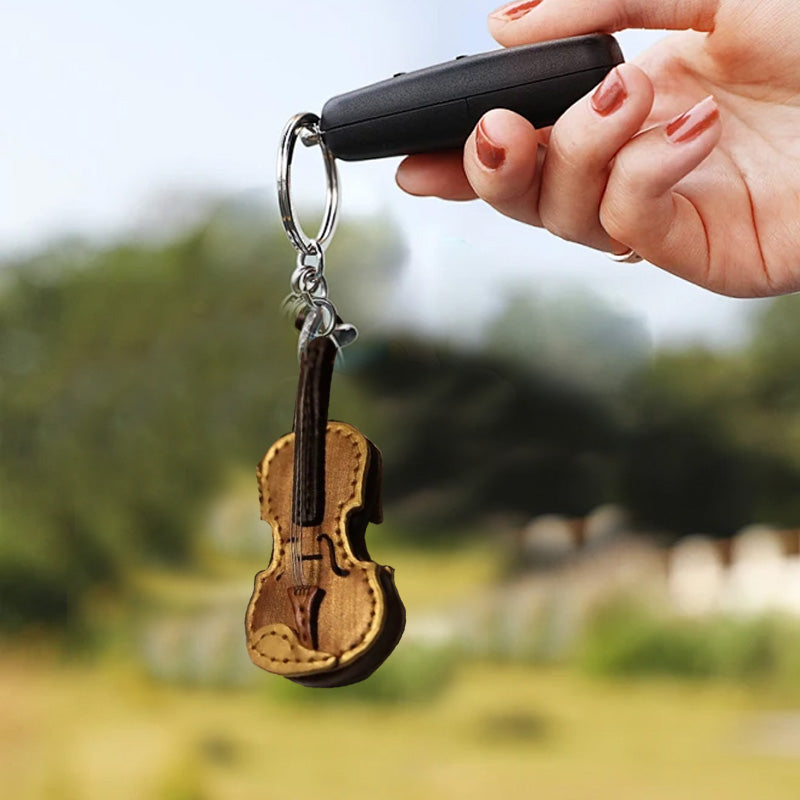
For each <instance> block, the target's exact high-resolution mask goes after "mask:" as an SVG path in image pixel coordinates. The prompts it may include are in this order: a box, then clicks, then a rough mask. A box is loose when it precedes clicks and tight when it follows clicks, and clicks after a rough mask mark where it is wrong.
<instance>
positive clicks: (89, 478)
mask: <svg viewBox="0 0 800 800" xmlns="http://www.w3.org/2000/svg"><path fill="white" fill-rule="evenodd" d="M371 225H372V229H371V228H370V225H362V226H360V229H361V230H362V231H363V233H364V236H363V238H362V237H359V236H358V235H357V233H355V232H348V231H347V229H346V228H344V229H343V230H344V235H343V236H342V239H343V243H342V244H340V245H339V247H340V249H339V256H338V258H341V259H342V260H343V261H344V262H350V263H352V264H353V265H357V264H361V270H363V271H366V270H367V269H369V270H370V271H371V272H372V273H373V274H375V275H376V276H377V275H382V276H383V280H384V282H388V280H389V279H390V277H391V275H393V274H394V273H395V272H396V270H397V265H398V263H399V259H400V257H401V256H402V247H401V245H400V243H399V239H398V237H397V235H396V234H395V233H394V231H393V230H392V229H391V228H390V227H389V226H387V225H386V224H384V223H381V222H377V223H375V222H373V223H371ZM263 228H264V226H263V225H262V224H261V223H260V221H259V224H256V223H255V222H254V220H253V215H252V212H251V213H249V214H248V213H245V211H244V210H243V209H241V208H234V209H230V208H226V207H222V208H220V210H219V212H218V213H217V214H216V215H214V217H213V218H212V219H211V220H210V221H209V222H208V223H207V224H204V225H202V226H200V227H198V228H196V229H194V230H192V231H190V232H189V233H187V234H184V235H182V236H180V237H179V238H177V239H175V240H174V241H171V242H168V243H166V244H160V245H158V244H157V245H153V244H146V243H135V242H134V243H125V244H121V245H118V246H114V247H111V248H109V249H106V250H103V249H94V248H90V247H80V246H76V245H74V244H71V245H70V246H69V247H68V248H55V249H52V250H50V251H47V252H45V253H42V254H40V255H37V256H35V257H33V258H31V259H27V260H23V261H20V262H19V263H17V264H13V265H7V266H6V267H5V270H4V274H3V280H4V287H3V290H2V293H1V294H0V342H2V345H0V380H2V386H3V392H2V398H1V399H0V441H2V454H1V455H0V486H1V487H2V509H3V517H2V520H0V627H5V628H14V627H18V626H19V625H22V624H23V623H26V622H30V621H31V620H41V621H43V622H49V623H62V622H64V621H65V620H67V619H69V618H71V617H74V615H75V614H76V613H77V612H78V611H79V602H80V598H81V597H82V595H83V593H84V591H85V590H86V589H87V588H88V587H89V586H91V585H93V584H94V583H97V582H98V581H106V582H112V581H116V580H119V579H120V578H121V576H122V575H123V573H124V568H125V567H126V566H128V565H130V564H131V563H133V562H135V561H137V560H138V561H141V560H142V559H155V560H160V561H163V560H170V561H180V560H183V559H185V558H186V557H187V554H188V553H189V551H190V545H191V534H192V531H193V529H194V527H195V526H196V524H197V520H198V518H199V515H200V514H201V513H202V512H203V510H204V509H205V507H206V504H207V502H208V500H209V499H211V498H213V497H214V495H215V493H216V490H217V487H218V486H219V485H220V483H221V482H222V479H223V476H224V474H225V471H226V470H227V469H229V468H230V466H231V464H240V463H242V462H244V463H251V464H255V462H256V461H257V460H258V459H259V458H260V457H261V455H263V452H264V450H265V449H266V447H268V446H269V444H270V443H271V442H272V440H273V439H274V438H276V437H277V436H278V435H280V434H282V433H284V432H285V431H286V430H287V429H288V428H289V427H290V424H291V411H292V404H293V400H294V392H295V380H296V370H297V365H296V356H295V343H296V338H295V334H294V332H293V330H292V326H291V324H290V323H289V322H288V321H287V320H285V319H283V318H282V317H281V315H280V314H279V313H277V307H278V305H279V302H280V299H281V298H282V297H283V296H284V295H285V294H286V291H287V287H288V279H289V275H290V274H291V271H292V269H293V268H294V257H293V254H292V250H291V248H290V247H289V246H288V244H287V242H286V241H285V238H284V236H283V233H282V231H280V230H279V228H278V227H277V226H276V225H274V224H273V225H272V226H270V227H269V229H268V230H267V231H266V233H260V231H262V230H263ZM362 259H368V263H367V262H364V261H362ZM382 269H383V271H382ZM356 271H357V270H356V268H355V266H354V267H353V268H352V269H351V273H350V277H349V279H348V277H347V276H346V275H343V276H342V277H341V279H340V280H338V282H337V285H338V286H339V287H341V290H342V291H343V292H344V293H345V294H346V293H347V288H346V284H347V281H348V280H349V281H350V282H351V283H352V282H355V281H356V277H355V272H356ZM376 280H378V278H377V277H376ZM359 290H361V289H359Z"/></svg>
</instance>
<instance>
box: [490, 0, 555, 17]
mask: <svg viewBox="0 0 800 800" xmlns="http://www.w3.org/2000/svg"><path fill="white" fill-rule="evenodd" d="M541 2H542V0H527V2H524V3H520V2H519V0H517V2H515V3H507V4H506V5H504V6H501V7H500V8H498V9H497V11H492V13H491V14H489V16H490V17H494V18H495V19H501V20H503V22H510V21H511V20H514V19H519V18H520V17H524V16H525V15H526V14H527V13H528V12H529V11H531V10H532V9H534V8H536V6H538V5H539V3H541Z"/></svg>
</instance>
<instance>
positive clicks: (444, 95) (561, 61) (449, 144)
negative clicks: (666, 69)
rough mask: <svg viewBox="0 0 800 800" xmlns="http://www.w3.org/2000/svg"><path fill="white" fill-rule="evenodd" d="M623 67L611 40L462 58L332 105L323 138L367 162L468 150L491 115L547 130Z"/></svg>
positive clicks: (340, 153)
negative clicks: (518, 118)
mask: <svg viewBox="0 0 800 800" xmlns="http://www.w3.org/2000/svg"><path fill="white" fill-rule="evenodd" d="M623 60H624V59H623V55H622V51H621V50H620V47H619V44H618V43H617V41H616V39H614V37H613V36H608V35H605V34H592V35H589V36H577V37H574V38H571V39H561V40H557V41H551V42H543V43H541V44H532V45H524V46H522V47H512V48H508V49H506V50H495V51H493V52H490V53H482V54H480V55H474V56H459V57H458V58H457V59H455V60H453V61H450V62H447V63H445V64H438V65H436V66H433V67H428V68H427V69H421V70H418V71H416V72H409V73H400V74H399V75H396V76H395V77H394V78H390V79H389V80H385V81H381V82H380V83H375V84H372V85H371V86H366V87H364V88H363V89H357V90H355V91H353V92H348V93H347V94H342V95H338V96H337V97H334V98H332V99H330V100H328V102H327V103H326V104H325V107H324V108H323V109H322V117H321V123H320V133H321V135H322V136H323V138H324V140H325V144H326V145H327V146H328V148H329V149H330V151H331V152H332V153H333V155H334V156H335V157H336V158H340V159H342V160H344V161H361V160H365V159H369V158H383V157H385V156H397V155H407V154H411V153H425V152H430V151H434V150H443V149H447V148H456V147H461V146H463V144H464V142H465V141H466V140H467V137H468V136H469V134H470V132H471V131H472V129H473V128H474V127H475V125H476V124H477V123H478V120H480V118H481V117H482V116H483V114H484V113H486V112H487V111H489V110H490V109H492V108H508V109H511V110H512V111H516V112H517V113H518V114H521V115H522V116H523V117H525V118H526V119H528V120H529V121H530V122H531V123H532V124H533V125H534V126H535V127H537V128H542V127H545V126H548V125H552V124H553V123H554V122H555V121H556V119H558V117H559V116H560V115H561V114H563V113H564V111H566V110H567V108H569V107H570V106H571V105H572V104H573V103H574V102H575V101H576V100H578V99H580V98H581V97H583V95H585V94H586V93H587V92H589V91H591V90H592V89H593V88H594V87H595V86H596V85H597V84H598V83H600V81H601V80H602V79H603V78H604V77H605V75H606V74H607V73H608V72H609V71H610V70H611V69H613V68H614V67H615V66H616V65H617V64H620V63H622V61H623Z"/></svg>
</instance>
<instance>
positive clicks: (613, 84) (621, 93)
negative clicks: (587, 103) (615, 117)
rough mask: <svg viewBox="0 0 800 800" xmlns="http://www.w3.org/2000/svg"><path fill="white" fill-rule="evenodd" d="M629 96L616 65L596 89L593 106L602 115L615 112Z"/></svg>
mask: <svg viewBox="0 0 800 800" xmlns="http://www.w3.org/2000/svg"><path fill="white" fill-rule="evenodd" d="M627 96H628V91H627V89H626V88H625V84H624V83H623V82H622V78H621V77H620V74H619V71H618V70H617V68H616V67H614V69H612V70H611V72H609V73H608V75H606V77H605V78H604V80H603V82H602V83H601V84H600V85H599V86H598V87H597V88H596V89H595V90H594V94H593V95H592V100H591V103H592V108H593V109H594V110H595V111H596V112H597V113H598V114H600V116H601V117H607V116H608V115H609V114H613V113H614V112H615V111H616V110H617V109H618V108H619V107H620V106H621V105H622V104H623V103H624V102H625V98H626V97H627Z"/></svg>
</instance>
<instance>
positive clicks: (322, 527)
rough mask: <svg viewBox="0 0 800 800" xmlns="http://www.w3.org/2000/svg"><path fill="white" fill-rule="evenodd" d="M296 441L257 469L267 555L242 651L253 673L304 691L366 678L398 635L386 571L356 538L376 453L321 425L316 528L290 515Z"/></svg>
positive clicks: (401, 613)
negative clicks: (320, 500) (269, 545)
mask: <svg viewBox="0 0 800 800" xmlns="http://www.w3.org/2000/svg"><path fill="white" fill-rule="evenodd" d="M295 441H296V439H295V434H294V433H290V434H287V435H286V436H284V437H282V438H281V439H279V440H278V441H277V442H276V443H275V444H274V445H273V446H272V447H271V448H270V450H269V452H268V453H267V455H266V456H265V457H264V459H263V460H262V462H261V463H260V465H259V467H258V483H259V494H260V500H261V518H262V519H263V520H264V521H266V522H267V523H269V525H270V526H271V528H272V535H273V549H272V558H271V561H270V564H269V566H268V567H267V569H265V570H263V571H262V572H259V573H258V574H257V575H256V578H255V587H254V590H253V595H252V597H251V599H250V603H249V605H248V608H247V616H246V623H245V624H246V632H247V649H248V653H249V656H250V658H251V660H252V661H253V662H254V663H255V664H256V665H257V666H259V667H261V668H262V669H265V670H267V671H268V672H272V673H275V674H277V675H282V676H284V677H287V678H289V679H291V680H293V681H295V682H297V683H301V684H303V685H306V686H319V687H329V686H343V685H346V684H349V683H355V682H357V681H359V680H362V679H363V678H366V677H367V676H368V675H370V674H371V673H372V672H373V671H374V670H375V669H376V668H377V667H378V666H379V665H380V664H381V663H382V662H383V661H384V659H385V658H386V657H387V656H388V655H389V653H391V651H392V650H393V649H394V647H395V645H396V644H397V642H398V641H399V640H400V637H401V635H402V633H403V628H404V626H405V609H404V607H403V604H402V601H401V600H400V597H399V595H398V593H397V589H396V588H395V585H394V570H393V569H392V568H391V567H386V566H381V565H379V564H376V563H375V562H374V561H372V560H371V559H370V556H369V553H368V551H367V547H366V541H365V533H366V528H367V525H368V523H369V522H374V523H378V522H380V521H381V519H382V509H381V500H380V485H381V456H380V451H379V450H378V449H377V448H376V447H375V446H374V445H373V444H372V443H371V442H370V441H369V440H368V439H366V438H365V437H364V436H363V435H362V434H361V433H359V431H358V430H356V429H355V428H354V427H352V426H350V425H347V424H345V423H342V422H327V425H326V428H325V443H324V470H323V475H324V508H323V511H322V513H321V515H320V518H319V519H318V520H315V523H317V522H318V524H312V525H308V524H299V523H298V522H297V519H296V516H297V515H296V514H294V515H293V505H292V495H293V487H294V485H295V461H296V458H295Z"/></svg>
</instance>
